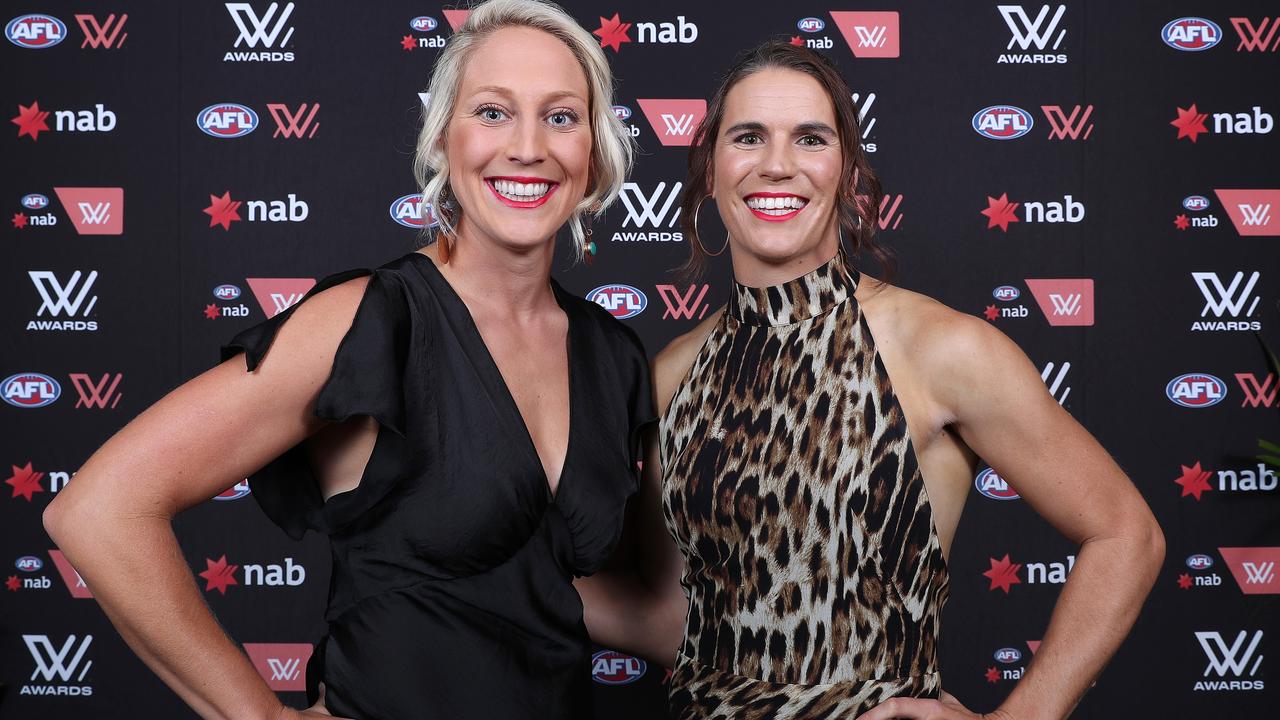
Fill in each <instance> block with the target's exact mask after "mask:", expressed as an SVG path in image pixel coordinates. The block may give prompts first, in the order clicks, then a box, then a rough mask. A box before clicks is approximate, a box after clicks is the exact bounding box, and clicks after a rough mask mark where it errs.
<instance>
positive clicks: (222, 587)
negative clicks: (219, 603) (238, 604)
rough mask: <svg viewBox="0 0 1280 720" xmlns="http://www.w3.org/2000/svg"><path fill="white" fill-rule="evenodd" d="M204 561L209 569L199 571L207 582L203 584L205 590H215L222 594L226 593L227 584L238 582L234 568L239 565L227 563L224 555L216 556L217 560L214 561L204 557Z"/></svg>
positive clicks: (237, 567)
mask: <svg viewBox="0 0 1280 720" xmlns="http://www.w3.org/2000/svg"><path fill="white" fill-rule="evenodd" d="M204 561H205V562H206V563H208V565H209V569H207V570H205V571H204V572H202V573H200V577H202V578H204V579H205V580H206V581H207V584H206V585H205V586H204V591H205V592H209V591H210V590H217V591H218V592H220V593H222V594H223V595H226V594H227V586H229V585H239V584H240V583H239V582H236V570H239V569H240V566H239V565H232V564H230V563H228V562H227V556H226V555H223V556H222V557H220V558H218V561H217V562H214V561H213V560H210V559H209V558H205V560H204Z"/></svg>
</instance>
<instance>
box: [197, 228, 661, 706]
mask: <svg viewBox="0 0 1280 720" xmlns="http://www.w3.org/2000/svg"><path fill="white" fill-rule="evenodd" d="M363 276H370V277H369V282H368V285H367V287H366V289H365V292H364V297H363V298H362V300H361V302H360V307H359V309H358V310H357V312H356V315H355V319H354V320H353V321H352V324H351V328H350V330H348V332H347V333H346V335H345V336H344V337H343V339H342V341H341V343H340V344H339V346H338V349H337V352H336V355H335V357H334V361H333V367H332V370H331V372H330V375H329V378H328V380H327V381H326V382H325V384H324V385H323V387H322V388H321V390H320V393H319V395H318V397H317V400H316V407H315V414H316V416H317V417H318V418H320V419H322V420H325V421H328V422H342V421H344V420H346V419H348V418H351V417H355V416H368V417H372V418H374V419H375V420H377V422H378V435H377V441H376V443H375V445H374V450H373V453H372V455H371V457H370V458H369V461H368V464H367V466H366V468H365V470H364V473H363V476H362V478H361V480H360V484H359V485H358V486H357V487H356V488H355V489H354V490H351V491H348V492H344V493H339V494H337V495H335V496H333V497H331V498H330V499H329V500H328V501H325V500H324V499H323V498H322V496H321V494H320V490H319V487H318V485H317V483H316V476H315V473H314V470H313V468H312V467H311V465H310V463H309V460H308V456H307V453H306V451H305V449H304V447H303V446H302V445H299V446H297V447H294V448H292V449H290V450H289V451H287V452H285V453H284V454H282V455H281V456H280V457H278V458H276V459H275V460H273V461H272V462H271V463H269V464H268V465H267V466H265V467H263V468H262V469H261V470H260V471H259V472H257V473H256V474H254V475H253V476H252V477H251V478H250V488H251V490H252V492H253V495H254V496H255V497H256V498H257V501H258V503H259V505H261V507H262V509H263V511H264V512H265V513H266V514H267V516H268V517H269V518H271V520H272V521H273V522H275V523H276V524H277V525H279V526H280V527H281V528H282V529H284V531H285V532H286V533H288V534H289V535H290V536H291V537H293V538H295V539H297V538H301V537H302V536H303V534H304V533H305V532H306V531H307V530H313V531H316V532H320V533H323V534H325V535H327V536H328V537H329V541H330V546H331V548H332V555H333V572H332V575H331V583H330V590H329V606H328V611H327V613H326V619H327V620H328V623H329V630H328V633H327V634H326V636H325V637H323V638H321V639H320V641H319V642H318V643H317V646H316V651H315V653H314V654H313V656H312V662H311V663H310V664H309V666H308V670H307V686H308V697H309V700H310V701H314V699H315V696H316V689H317V687H318V684H319V682H321V681H323V682H324V683H325V689H326V700H327V704H328V707H329V710H330V712H332V713H333V714H335V715H339V716H344V717H351V718H384V719H393V718H437V717H438V718H472V717H474V718H481V717H484V718H490V717H495V716H496V717H506V718H579V717H584V718H585V717H589V716H590V714H591V708H590V679H589V678H590V675H589V661H590V657H589V654H590V644H589V641H588V638H587V634H586V627H585V626H584V625H583V622H582V603H581V599H580V598H579V597H578V594H577V592H576V591H575V590H574V589H573V585H572V579H573V577H575V576H581V575H589V574H591V573H593V572H595V571H596V570H597V569H598V568H599V567H600V566H601V565H602V564H603V562H604V561H605V559H606V558H607V557H608V555H609V553H610V552H611V551H612V549H613V547H614V546H615V545H616V543H617V540H618V537H619V535H620V533H621V525H622V518H623V515H624V506H625V504H626V501H627V499H628V498H629V497H630V496H631V495H632V494H634V493H635V491H636V489H637V488H638V482H639V476H638V470H637V464H638V461H639V459H640V457H639V455H640V452H639V431H640V429H641V427H643V426H644V425H646V424H647V423H649V422H651V421H653V419H654V417H653V408H652V401H651V396H650V389H649V375H648V363H647V361H646V359H645V353H644V350H643V348H642V347H641V345H640V342H639V340H638V338H637V337H636V335H635V333H634V332H632V331H631V330H630V328H627V327H626V326H624V325H623V324H622V323H621V322H619V321H618V320H616V319H614V318H613V317H612V316H610V315H609V313H608V312H606V311H604V310H603V309H602V308H600V307H598V306H597V305H595V304H594V303H591V302H589V301H586V300H583V299H582V298H578V297H576V296H573V295H571V294H569V293H568V292H566V291H565V290H564V289H563V288H561V287H560V286H559V285H558V284H556V283H555V282H554V281H553V282H552V288H553V290H554V292H555V296H556V300H557V302H558V303H559V304H560V307H561V308H562V309H563V310H564V312H565V314H566V315H567V316H568V319H569V339H568V352H569V387H570V425H569V445H568V451H567V454H566V457H565V462H564V469H563V471H562V474H561V477H560V479H559V482H558V484H557V490H556V493H555V495H552V493H551V491H550V485H549V483H548V481H547V478H546V476H545V473H544V471H543V468H542V464H541V462H540V460H539V458H538V455H537V451H536V449H535V447H534V444H533V440H532V438H531V436H530V434H529V432H528V429H527V428H526V427H525V425H524V421H523V419H522V418H521V416H520V413H519V409H518V407H517V406H516V403H515V400H514V398H513V397H512V395H511V393H510V391H509V389H508V388H507V386H506V384H505V383H504V382H503V378H502V375H501V373H500V372H499V371H498V367H497V365H496V363H495V362H494V360H493V357H492V356H491V355H490V354H489V352H488V349H487V348H486V347H485V345H484V342H483V340H482V338H481V336H480V333H479V330H478V329H477V328H476V326H475V323H474V322H473V320H472V318H471V315H470V313H469V311H468V310H467V307H466V305H465V304H464V303H463V302H462V300H461V298H459V297H458V295H457V294H456V293H455V292H454V291H453V288H452V287H450V286H449V284H448V282H447V281H446V280H445V279H444V277H443V276H442V275H441V274H440V272H439V270H438V269H437V268H436V266H435V265H434V263H433V262H432V261H431V259H430V258H428V257H426V256H425V255H422V254H421V253H409V254H408V255H405V256H404V257H401V258H399V259H397V260H395V261H393V262H391V263H388V264H387V265H384V266H382V267H380V268H378V269H375V270H351V271H347V272H343V273H339V274H337V275H333V276H330V277H327V278H325V279H323V280H321V281H320V282H319V283H317V284H316V286H315V287H314V288H313V289H312V290H311V292H309V293H308V294H307V296H306V297H305V298H303V300H302V301H301V302H300V303H299V304H297V305H294V306H293V307H291V308H289V309H288V310H285V311H284V312H282V313H280V314H278V315H276V316H275V317H273V318H271V319H269V320H267V321H265V322H263V323H260V324H258V325H256V326H254V327H252V328H249V329H247V330H245V331H244V332H242V333H240V334H238V335H236V336H235V337H234V338H233V339H232V340H231V341H230V342H229V343H228V344H227V346H226V347H224V348H223V351H222V352H223V358H224V359H227V358H231V357H234V356H235V355H236V354H238V353H241V352H243V353H244V356H245V363H246V368H247V369H248V370H249V371H253V370H254V369H255V368H257V366H258V365H259V364H260V363H261V362H262V361H263V359H264V357H265V356H266V355H267V354H268V352H269V351H270V348H271V344H272V343H273V341H274V340H275V337H276V334H277V332H278V330H279V328H280V327H281V326H282V325H283V324H284V323H286V322H288V321H289V318H290V317H291V316H292V315H293V313H294V311H295V310H296V309H297V308H298V307H300V306H301V305H303V304H305V303H306V302H307V300H308V299H309V298H310V297H313V296H315V295H316V294H317V293H320V292H322V291H324V290H325V289H328V288H330V287H333V286H334V285H338V284H340V283H343V282H347V281H349V280H352V279H354V278H358V277H363Z"/></svg>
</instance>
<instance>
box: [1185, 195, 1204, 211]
mask: <svg viewBox="0 0 1280 720" xmlns="http://www.w3.org/2000/svg"><path fill="white" fill-rule="evenodd" d="M1182 207H1184V208H1186V209H1187V210H1190V211H1192V212H1199V211H1201V210H1205V209H1207V208H1208V207H1209V198H1207V197H1205V196H1203V195H1192V196H1190V197H1188V198H1186V199H1185V200H1183V201H1182Z"/></svg>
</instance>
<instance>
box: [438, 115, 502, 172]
mask: <svg viewBox="0 0 1280 720" xmlns="http://www.w3.org/2000/svg"><path fill="white" fill-rule="evenodd" d="M448 138H449V143H448V147H447V149H446V151H445V155H446V156H448V158H449V174H450V175H452V176H454V177H461V176H463V175H467V174H472V173H479V172H481V171H483V169H484V167H485V165H486V164H487V163H488V161H489V156H490V155H492V154H493V152H492V150H493V148H494V147H495V143H493V142H492V140H491V139H490V141H489V142H485V138H484V137H482V133H481V132H479V131H478V129H477V128H471V127H465V126H462V127H451V128H449V133H448Z"/></svg>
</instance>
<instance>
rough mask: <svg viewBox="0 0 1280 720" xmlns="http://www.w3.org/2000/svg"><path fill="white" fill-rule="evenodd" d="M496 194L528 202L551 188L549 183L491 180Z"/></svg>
mask: <svg viewBox="0 0 1280 720" xmlns="http://www.w3.org/2000/svg"><path fill="white" fill-rule="evenodd" d="M490 182H491V183H493V188H494V189H495V190H497V191H498V194H499V195H501V196H502V197H504V198H507V199H508V200H516V201H519V202H528V201H530V200H537V199H539V198H541V197H542V196H543V195H546V194H547V191H548V190H550V189H551V184H550V183H521V182H514V181H512V180H491V181H490Z"/></svg>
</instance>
